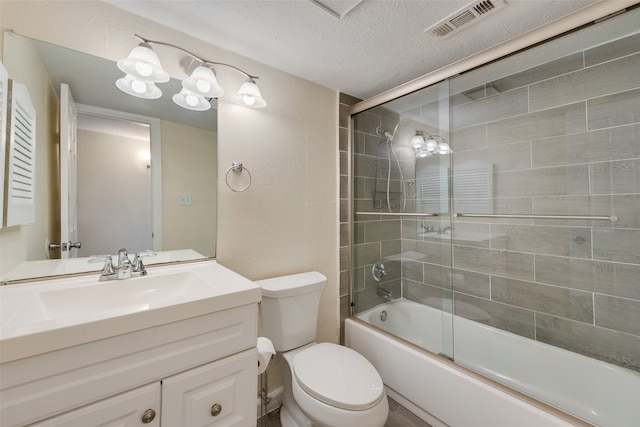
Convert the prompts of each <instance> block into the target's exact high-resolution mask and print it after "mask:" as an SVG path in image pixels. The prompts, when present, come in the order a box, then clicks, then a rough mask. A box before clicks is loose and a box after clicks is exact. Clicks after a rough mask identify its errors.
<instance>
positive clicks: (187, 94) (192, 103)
mask: <svg viewBox="0 0 640 427" xmlns="http://www.w3.org/2000/svg"><path fill="white" fill-rule="evenodd" d="M172 99H173V102H175V103H176V104H178V105H179V106H181V107H182V108H186V109H187V110H194V111H207V110H208V109H209V108H211V104H210V103H209V102H208V101H207V100H206V99H204V97H203V96H202V95H198V94H196V93H193V92H191V91H189V90H188V89H182V90H181V91H180V93H176V94H175V95H173V98H172Z"/></svg>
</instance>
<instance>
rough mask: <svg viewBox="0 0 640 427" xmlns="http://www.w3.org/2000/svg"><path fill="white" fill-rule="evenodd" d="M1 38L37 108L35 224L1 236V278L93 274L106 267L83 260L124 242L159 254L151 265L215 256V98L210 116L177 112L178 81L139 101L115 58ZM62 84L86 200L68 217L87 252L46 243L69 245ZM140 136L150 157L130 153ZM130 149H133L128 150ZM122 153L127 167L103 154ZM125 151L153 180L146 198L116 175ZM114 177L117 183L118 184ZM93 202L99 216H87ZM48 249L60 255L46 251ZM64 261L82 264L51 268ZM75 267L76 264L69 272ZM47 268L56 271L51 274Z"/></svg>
mask: <svg viewBox="0 0 640 427" xmlns="http://www.w3.org/2000/svg"><path fill="white" fill-rule="evenodd" d="M3 37H4V42H3V64H4V65H5V68H7V71H8V73H9V78H10V79H13V80H15V81H16V82H23V83H25V84H27V86H28V87H29V91H30V97H31V99H32V101H33V102H34V104H36V110H38V116H37V119H36V139H37V141H38V142H37V144H38V147H37V148H38V151H37V152H36V159H37V160H36V162H37V164H36V179H35V194H36V197H35V204H36V214H35V217H36V220H35V222H34V223H31V224H27V225H24V226H13V227H4V228H2V229H0V247H1V248H2V258H3V260H2V261H1V263H2V265H1V268H0V281H2V282H7V281H11V280H18V279H20V280H23V279H30V278H36V277H41V276H50V275H57V274H67V273H71V272H79V271H97V270H100V269H101V267H102V263H89V262H87V261H88V260H87V257H89V256H90V255H97V254H104V253H115V252H117V251H118V249H119V248H120V247H127V246H126V245H127V244H129V245H133V247H127V249H129V251H130V252H137V251H141V250H144V249H153V250H154V251H157V252H158V253H159V255H158V256H155V257H150V258H147V260H148V263H157V262H174V261H181V260H192V259H193V258H205V257H206V258H208V257H213V256H215V251H216V247H215V245H216V222H217V221H216V211H217V207H216V203H217V197H216V187H217V103H216V102H215V100H214V101H213V108H211V109H210V110H208V111H204V112H199V111H191V110H186V109H184V108H181V107H179V106H177V105H176V104H175V103H174V102H173V101H172V99H171V97H172V96H173V94H175V93H178V92H179V91H180V88H181V82H180V80H179V79H176V78H172V79H171V81H170V82H168V83H163V84H159V85H158V87H160V89H161V90H162V92H163V95H162V97H161V98H159V99H155V100H146V99H139V98H135V97H132V96H130V95H127V94H125V93H124V92H122V91H120V90H119V89H118V88H117V87H116V85H115V81H116V80H117V79H118V78H120V77H122V76H123V73H122V72H121V71H120V70H119V69H118V68H117V66H116V64H115V62H113V61H110V60H107V59H104V58H99V57H95V56H92V55H89V54H85V53H82V52H77V51H74V50H71V49H67V48H63V47H60V46H56V45H52V44H50V43H46V42H42V41H39V40H34V39H30V38H28V37H23V36H20V35H17V34H14V33H11V32H5V33H4V34H3ZM161 61H162V57H161ZM176 77H179V78H183V77H184V76H176ZM63 83H64V84H66V85H68V86H69V89H70V92H71V95H72V97H73V100H74V101H75V104H76V105H77V110H78V122H77V123H78V134H79V135H80V136H79V138H78V144H79V149H78V155H77V162H78V171H80V172H79V173H80V175H78V177H77V180H78V181H79V182H78V196H77V197H79V198H80V200H78V206H80V208H79V209H77V210H76V209H72V211H71V212H69V214H68V216H69V217H76V221H77V224H78V232H79V234H78V237H77V241H79V242H80V243H81V245H80V248H79V249H73V248H72V249H71V250H70V251H69V253H68V254H64V253H63V251H62V250H61V249H58V248H55V246H50V245H52V244H53V245H57V244H61V243H62V244H63V245H64V243H65V242H61V241H60V239H61V231H60V229H61V227H64V223H65V222H66V220H65V219H64V218H61V215H63V214H61V213H60V211H61V205H62V204H63V203H62V201H61V200H60V194H66V192H65V191H63V189H62V188H61V184H60V182H61V175H60V174H61V169H63V167H61V159H60V153H59V145H60V134H61V133H63V132H61V130H60V129H61V128H60V120H59V117H60V115H61V107H60V102H61V98H62V97H61V85H62V84H63ZM121 124H124V125H125V126H124V127H123V126H121ZM141 129H142V130H143V132H142V133H143V134H144V132H146V135H147V137H148V140H147V141H146V142H142V145H141V146H142V147H149V149H150V153H151V154H150V158H147V159H139V158H138V156H139V152H140V149H138V148H135V149H134V148H131V147H133V141H134V140H137V141H138V142H140V140H141V139H144V138H145V136H144V135H143V136H142V137H141V136H140V132H139V131H140V130H141ZM104 139H109V140H110V141H111V142H109V143H108V144H107V145H102V148H98V145H97V143H98V141H102V140H104ZM127 143H130V144H131V145H125V144H127ZM109 144H110V145H109ZM145 144H147V145H145ZM116 150H121V151H118V152H119V153H121V154H119V155H116V156H114V157H115V158H119V159H120V160H121V161H120V162H117V163H116V164H115V165H108V164H107V163H106V158H107V157H108V156H107V154H106V153H108V152H112V153H113V152H114V151H116ZM122 150H123V151H122ZM83 153H84V154H83ZM98 153H103V154H98ZM122 153H125V154H126V153H130V157H132V158H133V157H135V158H136V161H135V162H137V167H139V168H140V167H141V168H142V169H143V170H142V171H138V172H139V174H141V176H143V179H147V180H148V181H150V182H147V183H146V184H145V185H146V186H147V187H146V188H147V190H146V191H147V193H148V188H149V186H150V187H151V194H144V193H139V194H138V195H132V193H130V192H129V190H131V189H133V187H136V188H138V191H140V188H139V187H140V186H137V185H132V184H130V181H129V178H124V180H123V179H122V176H120V175H121V174H122V173H121V168H122V167H123V163H125V162H123V161H122V159H123V157H122V156H123V154H122ZM96 156H97V157H98V159H96V158H95V157H96ZM89 157H93V159H91V160H93V161H94V164H93V166H88V163H86V164H85V163H84V162H83V159H84V160H85V161H86V160H89ZM96 160H97V163H95V162H96ZM101 161H102V163H103V165H102V166H103V167H102V168H101V169H102V171H99V169H98V168H97V166H96V165H98V164H100V162H101ZM135 162H132V163H135ZM145 174H146V178H144V176H145ZM118 178H120V179H121V181H120V182H118ZM99 185H100V186H99ZM65 188H66V187H65ZM67 198H68V196H67ZM63 201H64V200H63ZM99 201H101V202H105V203H106V204H105V205H104V206H106V207H105V208H97V209H96V205H97V203H99ZM92 205H93V209H90V208H91V207H92ZM82 206H84V207H82ZM87 206H89V208H87ZM107 208H109V209H111V210H108V209H107ZM123 214H124V215H123ZM142 214H144V215H145V216H143V217H141V219H134V218H135V217H136V216H138V215H142ZM118 215H120V216H118ZM129 227H131V228H129ZM96 231H100V232H101V233H102V237H97V238H96V237H95V235H96V234H98V233H96ZM149 233H151V236H150V235H149ZM117 234H120V235H121V236H128V235H133V234H138V235H140V234H141V235H143V236H144V237H145V239H143V240H142V241H144V242H146V243H139V244H136V243H126V242H123V243H117V244H116V243H115V242H117V241H120V240H122V239H124V237H122V238H121V239H113V240H108V239H107V236H110V235H111V236H115V235H117ZM92 239H93V240H92ZM69 243H72V244H73V243H75V242H72V241H70V242H69ZM143 245H150V247H143ZM112 246H113V247H112ZM136 246H140V247H136ZM50 247H53V248H55V249H51V250H50V249H49V248H50ZM86 251H89V252H86ZM94 252H98V253H94ZM65 255H66V256H68V255H71V257H74V256H79V257H81V258H78V259H74V260H63V261H68V262H60V261H58V262H51V261H48V260H55V259H60V258H65V257H66V256H65ZM25 261H26V262H25ZM71 264H73V267H70V265H71ZM46 265H55V267H54V268H49V267H45V266H46Z"/></svg>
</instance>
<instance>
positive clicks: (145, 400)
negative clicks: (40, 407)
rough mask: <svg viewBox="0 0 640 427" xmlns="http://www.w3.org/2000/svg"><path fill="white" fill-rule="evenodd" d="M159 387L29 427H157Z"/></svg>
mask: <svg viewBox="0 0 640 427" xmlns="http://www.w3.org/2000/svg"><path fill="white" fill-rule="evenodd" d="M159 408H160V383H159V382H158V383H155V384H150V385H148V386H145V387H140V388H138V389H135V390H131V391H128V392H126V393H122V394H118V395H117V396H113V397H110V398H107V399H103V400H101V401H99V402H96V403H93V404H90V405H87V406H84V407H82V408H80V409H76V410H73V411H70V412H67V413H66V414H63V415H59V416H57V417H53V418H49V419H48V420H45V421H42V422H39V423H35V424H32V425H31V427H97V426H101V427H107V426H109V427H116V426H117V427H139V426H147V427H159V426H160V417H159V416H158V415H159V414H158V412H159Z"/></svg>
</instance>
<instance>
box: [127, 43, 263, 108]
mask: <svg viewBox="0 0 640 427" xmlns="http://www.w3.org/2000/svg"><path fill="white" fill-rule="evenodd" d="M135 36H136V37H137V38H139V39H140V40H142V43H140V45H138V46H137V47H135V48H134V49H133V50H132V51H131V53H130V54H129V56H128V57H126V58H125V59H121V60H120V61H118V68H119V69H120V70H122V71H123V72H125V73H126V75H125V76H124V77H122V78H120V79H118V81H116V86H117V87H118V88H119V89H120V90H122V91H123V92H125V93H127V94H129V95H132V96H136V97H138V98H144V99H156V98H159V97H160V96H162V91H161V90H160V88H158V87H157V86H156V85H155V84H156V83H165V82H168V81H169V79H170V77H169V73H167V72H166V71H165V70H164V69H163V68H162V65H161V64H160V59H159V58H158V55H157V54H156V53H155V52H154V51H153V48H152V47H151V46H152V45H159V46H168V47H171V48H173V49H176V50H179V51H180V52H182V53H184V54H185V55H186V56H184V57H183V58H182V59H181V60H180V68H181V69H182V70H183V71H184V72H185V74H186V75H187V76H188V77H187V78H185V79H184V80H182V90H181V91H180V93H177V94H175V95H174V96H173V98H172V99H173V101H174V102H175V103H176V104H178V105H179V106H181V107H183V108H187V109H189V110H194V111H206V110H208V109H209V108H211V103H210V101H211V100H212V99H213V98H219V97H221V96H222V95H223V94H224V89H223V88H222V86H220V84H219V83H218V79H217V78H216V74H215V71H214V66H224V67H229V68H232V69H234V70H236V71H238V72H239V73H241V74H244V75H245V76H246V77H247V81H245V82H244V83H243V84H242V86H240V90H239V91H238V93H237V94H236V95H234V96H232V97H231V100H232V101H233V102H235V103H236V104H239V105H243V106H245V107H252V108H262V107H265V106H266V105H267V102H266V101H265V100H264V98H263V97H262V94H261V93H260V88H258V85H257V84H256V79H257V78H258V76H252V75H251V74H249V73H246V72H245V71H243V70H241V69H240V68H238V67H235V66H233V65H230V64H225V63H222V62H213V61H208V60H206V59H203V58H200V57H199V56H197V55H195V54H193V53H191V52H189V51H188V50H186V49H183V48H181V47H179V46H176V45H173V44H170V43H165V42H160V41H154V40H148V39H145V38H143V37H141V36H139V35H137V34H135Z"/></svg>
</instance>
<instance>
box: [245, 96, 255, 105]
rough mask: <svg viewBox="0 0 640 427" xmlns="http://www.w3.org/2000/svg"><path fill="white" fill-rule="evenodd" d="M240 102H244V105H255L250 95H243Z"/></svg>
mask: <svg viewBox="0 0 640 427" xmlns="http://www.w3.org/2000/svg"><path fill="white" fill-rule="evenodd" d="M242 102H244V104H245V105H253V104H255V103H256V99H255V98H254V97H253V96H251V95H244V96H243V97H242Z"/></svg>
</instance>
